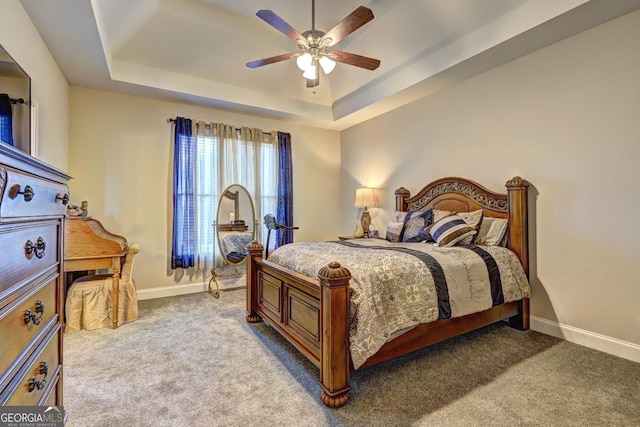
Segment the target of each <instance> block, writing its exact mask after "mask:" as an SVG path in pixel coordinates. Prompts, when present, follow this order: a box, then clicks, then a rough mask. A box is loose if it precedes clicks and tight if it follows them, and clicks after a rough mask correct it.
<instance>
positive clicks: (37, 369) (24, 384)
mask: <svg viewBox="0 0 640 427" xmlns="http://www.w3.org/2000/svg"><path fill="white" fill-rule="evenodd" d="M59 345H60V326H59V325H57V326H56V328H55V333H53V334H50V335H49V337H48V339H47V340H46V341H45V342H44V343H43V344H42V345H41V346H40V347H38V349H37V350H36V353H35V354H34V355H33V356H32V357H30V358H29V361H28V363H27V364H26V365H25V368H24V369H22V370H21V371H20V373H19V374H18V375H17V376H16V378H15V380H14V381H13V382H12V383H11V384H10V386H9V387H8V388H7V390H5V392H4V393H3V395H2V398H0V404H3V405H8V406H32V405H36V404H38V403H39V402H44V401H46V400H47V399H48V398H49V394H50V393H51V392H52V385H55V383H56V382H57V381H58V376H59V374H60V367H59V365H60V359H59V357H58V348H59Z"/></svg>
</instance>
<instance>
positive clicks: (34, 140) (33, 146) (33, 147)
mask: <svg viewBox="0 0 640 427" xmlns="http://www.w3.org/2000/svg"><path fill="white" fill-rule="evenodd" d="M38 110H39V107H38V102H37V101H36V100H34V99H33V98H31V108H30V110H29V113H30V114H31V118H30V123H31V129H29V134H30V136H31V139H30V147H29V154H31V156H33V157H36V158H37V157H38V120H39V113H38Z"/></svg>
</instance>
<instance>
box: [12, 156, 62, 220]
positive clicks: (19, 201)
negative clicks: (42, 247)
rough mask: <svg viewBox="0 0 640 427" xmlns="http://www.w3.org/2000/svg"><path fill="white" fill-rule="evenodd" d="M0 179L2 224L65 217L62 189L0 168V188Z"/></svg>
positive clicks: (19, 172)
mask: <svg viewBox="0 0 640 427" xmlns="http://www.w3.org/2000/svg"><path fill="white" fill-rule="evenodd" d="M3 178H4V181H5V189H4V192H3V193H2V194H0V196H2V199H0V218H2V219H3V220H5V221H6V220H7V219H9V218H19V217H32V216H48V215H56V216H59V215H64V214H65V213H66V211H67V207H66V204H67V202H68V201H69V189H68V188H67V186H66V185H64V184H60V183H58V182H53V181H49V180H46V179H43V178H38V177H36V176H33V175H30V174H27V173H24V172H21V171H17V170H15V169H12V168H8V167H7V168H2V167H0V184H1V183H2V181H3ZM1 187H2V186H1V185H0V188H1ZM65 196H66V197H65Z"/></svg>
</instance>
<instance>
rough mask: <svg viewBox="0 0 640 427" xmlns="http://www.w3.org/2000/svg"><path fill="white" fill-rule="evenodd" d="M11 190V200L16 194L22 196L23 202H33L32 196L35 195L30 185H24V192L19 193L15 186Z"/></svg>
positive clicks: (17, 187) (18, 188)
mask: <svg viewBox="0 0 640 427" xmlns="http://www.w3.org/2000/svg"><path fill="white" fill-rule="evenodd" d="M11 190H12V191H11V193H12V194H10V195H11V198H14V197H16V196H17V195H18V194H22V196H23V197H24V201H25V202H30V201H31V200H33V196H35V195H36V193H34V192H33V188H31V186H30V185H25V187H24V191H20V186H19V185H17V184H16V185H14V186H13V187H12V188H11Z"/></svg>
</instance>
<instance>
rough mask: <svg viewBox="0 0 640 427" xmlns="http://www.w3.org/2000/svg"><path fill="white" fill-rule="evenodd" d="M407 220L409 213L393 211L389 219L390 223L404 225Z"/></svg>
mask: <svg viewBox="0 0 640 427" xmlns="http://www.w3.org/2000/svg"><path fill="white" fill-rule="evenodd" d="M408 219H409V212H403V211H393V218H392V219H391V221H394V222H402V223H404V222H405V220H408Z"/></svg>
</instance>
